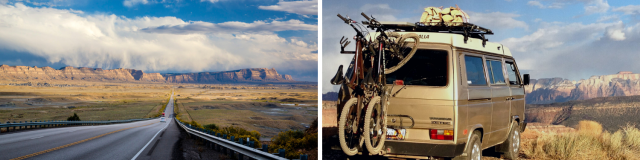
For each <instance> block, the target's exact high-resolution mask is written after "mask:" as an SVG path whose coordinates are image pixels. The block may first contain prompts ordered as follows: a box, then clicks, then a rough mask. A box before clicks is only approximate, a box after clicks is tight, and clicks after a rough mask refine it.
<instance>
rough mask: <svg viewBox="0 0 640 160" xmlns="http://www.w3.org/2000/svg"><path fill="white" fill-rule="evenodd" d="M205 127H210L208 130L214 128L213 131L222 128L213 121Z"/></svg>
mask: <svg viewBox="0 0 640 160" xmlns="http://www.w3.org/2000/svg"><path fill="white" fill-rule="evenodd" d="M203 127H204V129H208V130H212V131H215V130H218V129H220V128H218V125H216V124H213V123H211V124H207V125H204V126H203Z"/></svg>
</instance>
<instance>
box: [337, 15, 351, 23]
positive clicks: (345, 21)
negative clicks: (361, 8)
mask: <svg viewBox="0 0 640 160" xmlns="http://www.w3.org/2000/svg"><path fill="white" fill-rule="evenodd" d="M338 17H340V19H342V20H343V21H344V23H349V20H348V19H346V18H344V17H342V15H340V14H338Z"/></svg>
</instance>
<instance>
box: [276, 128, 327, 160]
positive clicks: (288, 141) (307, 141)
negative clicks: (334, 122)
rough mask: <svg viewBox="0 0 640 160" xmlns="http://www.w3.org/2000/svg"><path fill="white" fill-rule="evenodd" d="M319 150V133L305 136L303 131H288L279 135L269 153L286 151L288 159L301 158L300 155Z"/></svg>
mask: <svg viewBox="0 0 640 160" xmlns="http://www.w3.org/2000/svg"><path fill="white" fill-rule="evenodd" d="M316 148H318V133H311V134H305V132H303V131H297V130H288V131H284V132H280V133H278V135H276V136H275V137H273V139H271V144H270V145H269V152H272V153H273V152H277V151H278V149H285V152H286V155H285V157H286V158H290V159H296V158H300V154H303V153H306V151H309V150H313V149H316Z"/></svg>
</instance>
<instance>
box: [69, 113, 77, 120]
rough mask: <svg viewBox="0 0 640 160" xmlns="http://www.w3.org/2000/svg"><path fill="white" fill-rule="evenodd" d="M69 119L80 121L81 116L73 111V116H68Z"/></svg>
mask: <svg viewBox="0 0 640 160" xmlns="http://www.w3.org/2000/svg"><path fill="white" fill-rule="evenodd" d="M67 121H80V117H78V115H77V114H76V113H73V116H70V117H69V118H67Z"/></svg>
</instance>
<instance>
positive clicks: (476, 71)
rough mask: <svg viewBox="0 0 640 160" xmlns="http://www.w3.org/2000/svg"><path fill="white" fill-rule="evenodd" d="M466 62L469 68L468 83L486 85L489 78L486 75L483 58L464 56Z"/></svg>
mask: <svg viewBox="0 0 640 160" xmlns="http://www.w3.org/2000/svg"><path fill="white" fill-rule="evenodd" d="M464 64H465V66H466V69H467V84H469V85H486V84H487V80H486V79H485V77H484V67H483V66H482V58H481V57H474V56H464Z"/></svg>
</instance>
